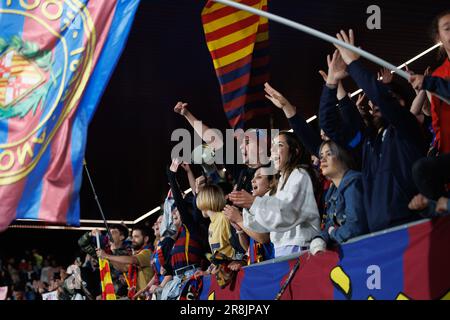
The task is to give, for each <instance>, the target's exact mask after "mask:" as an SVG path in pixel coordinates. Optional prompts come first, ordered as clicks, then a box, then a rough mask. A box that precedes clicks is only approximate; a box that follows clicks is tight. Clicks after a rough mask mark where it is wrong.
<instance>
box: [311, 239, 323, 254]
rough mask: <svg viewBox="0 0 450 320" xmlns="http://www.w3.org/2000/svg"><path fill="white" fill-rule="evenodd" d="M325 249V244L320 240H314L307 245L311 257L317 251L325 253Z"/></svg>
mask: <svg viewBox="0 0 450 320" xmlns="http://www.w3.org/2000/svg"><path fill="white" fill-rule="evenodd" d="M326 248H327V244H326V242H325V241H323V239H322V238H315V239H314V240H313V241H311V244H310V245H309V251H310V252H311V254H312V255H315V254H316V253H317V252H319V251H325V250H326Z"/></svg>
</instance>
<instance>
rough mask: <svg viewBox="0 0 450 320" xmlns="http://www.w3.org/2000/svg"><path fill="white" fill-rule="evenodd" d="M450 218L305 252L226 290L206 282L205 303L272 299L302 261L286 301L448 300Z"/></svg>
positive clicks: (245, 275) (248, 274) (243, 275)
mask: <svg viewBox="0 0 450 320" xmlns="http://www.w3.org/2000/svg"><path fill="white" fill-rule="evenodd" d="M449 244H450V217H443V218H438V219H433V220H423V221H420V222H416V223H413V224H409V225H404V226H401V227H397V228H393V229H389V230H385V231H382V232H379V233H375V234H371V235H367V236H364V237H360V238H355V239H353V240H351V241H350V242H349V243H347V244H344V245H342V247H341V248H340V250H336V251H326V252H323V253H318V254H317V255H315V256H312V255H310V254H309V252H306V253H304V254H302V255H301V256H300V257H298V258H297V257H294V258H291V259H288V260H285V261H280V260H277V259H275V260H269V261H267V262H264V263H261V264H256V265H251V266H248V267H245V268H243V269H242V270H241V271H240V272H239V273H238V275H237V276H236V280H235V282H234V283H232V284H229V285H228V286H227V287H225V288H223V289H221V288H220V287H219V286H218V284H217V281H216V279H215V278H214V277H210V276H205V277H203V289H202V292H201V294H200V296H199V298H200V299H202V300H260V299H264V300H273V299H275V297H276V296H277V294H278V293H279V291H280V289H281V288H282V286H283V285H284V284H285V283H286V279H287V277H288V275H289V273H290V271H291V269H292V268H293V267H294V265H295V264H296V262H297V261H298V259H300V267H299V269H298V270H297V272H296V273H295V275H294V277H293V278H292V279H291V281H290V282H289V283H288V285H287V286H286V289H285V291H284V293H283V294H282V295H281V300H303V299H314V300H316V299H319V300H322V299H323V300H425V299H427V300H428V299H435V300H449V299H450V272H449V270H450V251H449V250H448V246H449Z"/></svg>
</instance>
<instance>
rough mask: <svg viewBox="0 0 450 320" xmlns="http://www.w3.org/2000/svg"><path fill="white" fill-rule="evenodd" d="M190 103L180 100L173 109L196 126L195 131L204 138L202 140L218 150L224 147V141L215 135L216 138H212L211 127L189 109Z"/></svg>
mask: <svg viewBox="0 0 450 320" xmlns="http://www.w3.org/2000/svg"><path fill="white" fill-rule="evenodd" d="M187 106H188V104H187V103H185V102H178V103H177V104H176V105H175V107H174V108H173V111H175V112H176V113H178V114H180V115H182V116H184V117H185V118H186V120H187V121H188V122H189V124H190V125H191V127H192V128H194V130H195V132H196V133H197V134H198V135H199V136H200V137H201V138H202V140H203V141H204V142H205V143H207V144H208V145H210V146H211V147H212V148H213V149H214V150H218V149H220V148H222V147H223V141H222V140H221V139H220V137H218V136H214V139H211V138H210V137H209V136H208V134H207V132H208V130H209V127H208V126H207V125H205V124H204V123H203V122H201V121H199V120H198V119H197V118H196V117H195V116H194V115H193V114H192V113H191V112H190V111H189V110H188V109H187Z"/></svg>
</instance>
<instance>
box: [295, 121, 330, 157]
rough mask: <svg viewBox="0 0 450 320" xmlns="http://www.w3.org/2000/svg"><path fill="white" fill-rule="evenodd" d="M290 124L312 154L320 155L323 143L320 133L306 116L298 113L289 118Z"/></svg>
mask: <svg viewBox="0 0 450 320" xmlns="http://www.w3.org/2000/svg"><path fill="white" fill-rule="evenodd" d="M288 121H289V125H290V126H291V128H292V130H293V131H294V133H295V135H296V136H297V138H298V139H299V140H300V142H301V143H302V144H303V145H304V146H305V148H306V149H307V150H308V151H309V153H311V154H312V155H314V156H316V157H319V148H320V145H321V143H322V140H321V139H320V134H319V133H318V132H316V131H315V130H314V129H313V128H312V127H311V125H310V124H309V123H307V122H306V120H305V118H303V117H302V116H301V115H299V114H298V113H296V114H295V115H294V116H293V117H291V118H288Z"/></svg>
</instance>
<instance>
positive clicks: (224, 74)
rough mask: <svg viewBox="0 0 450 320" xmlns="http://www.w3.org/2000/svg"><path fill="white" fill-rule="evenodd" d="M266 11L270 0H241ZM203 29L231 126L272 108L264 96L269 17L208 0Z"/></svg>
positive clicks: (241, 124) (241, 123) (203, 14)
mask: <svg viewBox="0 0 450 320" xmlns="http://www.w3.org/2000/svg"><path fill="white" fill-rule="evenodd" d="M237 2H240V3H242V4H245V5H248V6H251V7H254V8H256V9H260V10H264V11H267V0H238V1H237ZM202 22H203V30H204V32H205V37H206V42H207V45H208V49H209V51H210V53H211V57H212V59H213V63H214V68H215V70H216V74H217V78H218V80H219V83H220V89H221V93H222V102H223V107H224V110H225V114H226V116H227V118H228V122H229V123H230V125H231V127H232V128H244V127H245V122H246V121H248V120H250V119H252V118H253V117H256V116H261V115H268V114H269V113H270V111H271V109H270V106H268V105H267V104H266V99H265V96H264V82H266V81H268V80H269V71H268V70H269V68H268V65H269V53H268V43H269V23H268V20H267V18H263V17H259V16H257V15H254V14H251V13H248V12H246V11H242V10H239V9H235V8H233V7H229V6H226V5H223V4H220V3H216V2H214V1H211V0H210V1H208V3H207V4H206V5H205V7H204V9H203V11H202Z"/></svg>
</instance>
